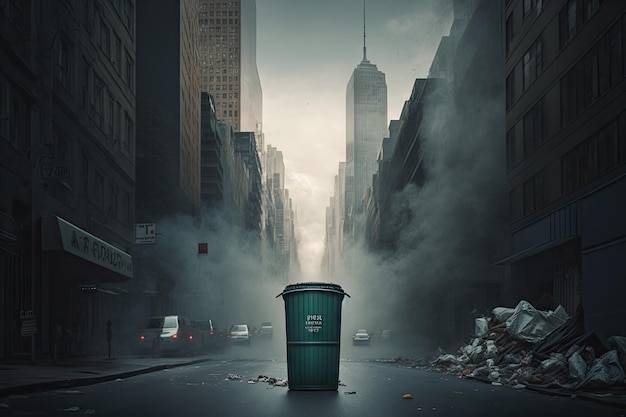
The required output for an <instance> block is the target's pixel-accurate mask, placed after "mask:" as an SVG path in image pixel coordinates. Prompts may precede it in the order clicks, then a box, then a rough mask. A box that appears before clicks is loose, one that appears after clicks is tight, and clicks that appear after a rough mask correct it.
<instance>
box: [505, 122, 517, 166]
mask: <svg viewBox="0 0 626 417" xmlns="http://www.w3.org/2000/svg"><path fill="white" fill-rule="evenodd" d="M517 162H518V161H517V143H516V141H515V127H512V128H511V129H510V130H509V131H508V132H506V165H507V168H508V169H511V168H513V167H514V166H515V165H517Z"/></svg>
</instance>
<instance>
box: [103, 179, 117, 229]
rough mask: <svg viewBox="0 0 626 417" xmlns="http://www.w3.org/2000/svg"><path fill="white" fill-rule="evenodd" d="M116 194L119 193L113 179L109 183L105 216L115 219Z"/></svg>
mask: <svg viewBox="0 0 626 417" xmlns="http://www.w3.org/2000/svg"><path fill="white" fill-rule="evenodd" d="M118 194H119V188H118V186H117V184H115V183H114V182H113V181H111V182H110V183H109V207H108V209H107V213H106V214H107V217H108V218H110V219H116V220H117V216H118V204H119V201H118Z"/></svg>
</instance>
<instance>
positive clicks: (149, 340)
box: [136, 317, 164, 354]
mask: <svg viewBox="0 0 626 417" xmlns="http://www.w3.org/2000/svg"><path fill="white" fill-rule="evenodd" d="M163 319H164V317H150V318H149V319H148V320H146V322H145V323H144V326H143V329H142V330H141V332H140V333H139V338H138V340H137V345H136V351H137V353H139V354H156V353H158V348H159V342H160V340H159V338H160V337H161V330H162V329H163Z"/></svg>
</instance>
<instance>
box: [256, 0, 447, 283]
mask: <svg viewBox="0 0 626 417" xmlns="http://www.w3.org/2000/svg"><path fill="white" fill-rule="evenodd" d="M256 4H257V66H258V69H259V76H260V78H261V86H262V89H263V130H264V132H265V144H266V145H268V144H269V145H272V146H275V147H277V148H278V150H280V151H282V152H283V158H284V161H285V171H286V179H285V186H286V188H287V189H289V192H290V195H291V198H292V200H293V204H294V207H295V208H296V214H297V225H296V226H297V231H296V233H297V238H298V241H299V256H300V262H301V264H302V272H303V277H302V278H303V280H319V276H318V272H319V266H320V262H321V257H322V253H323V248H324V234H325V210H326V207H327V206H328V205H329V199H330V197H331V196H332V195H333V182H334V176H335V175H336V174H337V168H338V165H339V162H340V161H345V143H346V136H345V135H346V134H345V131H346V120H345V115H346V85H347V84H348V81H349V79H350V76H351V74H352V71H353V70H354V69H355V67H356V66H357V65H358V64H359V63H360V62H361V60H362V57H363V1H362V0H315V1H310V0H256ZM451 19H452V8H451V0H385V1H379V0H366V3H365V21H366V44H367V58H368V60H369V61H370V62H371V63H373V64H375V65H377V67H378V69H379V70H380V71H382V72H384V73H385V75H386V81H387V95H388V99H387V102H388V117H389V118H390V119H398V118H399V116H400V111H401V110H402V106H403V104H404V101H405V100H407V99H408V98H409V96H410V94H411V90H412V88H413V83H414V81H415V79H416V78H424V77H426V76H427V75H428V70H429V68H430V64H431V62H432V59H433V56H434V54H435V51H436V49H437V46H438V45H439V41H440V39H441V37H442V36H444V35H447V34H448V33H449V29H450V24H451Z"/></svg>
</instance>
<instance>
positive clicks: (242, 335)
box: [226, 324, 252, 345]
mask: <svg viewBox="0 0 626 417" xmlns="http://www.w3.org/2000/svg"><path fill="white" fill-rule="evenodd" d="M251 336H252V334H250V330H249V329H248V325H247V324H233V325H232V326H231V327H230V331H229V332H228V334H227V335H226V337H227V338H228V339H229V340H230V343H232V344H244V345H249V344H250V338H251Z"/></svg>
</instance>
